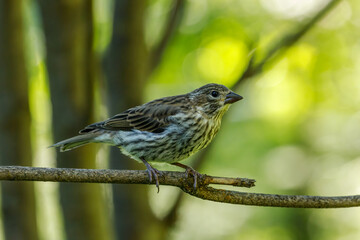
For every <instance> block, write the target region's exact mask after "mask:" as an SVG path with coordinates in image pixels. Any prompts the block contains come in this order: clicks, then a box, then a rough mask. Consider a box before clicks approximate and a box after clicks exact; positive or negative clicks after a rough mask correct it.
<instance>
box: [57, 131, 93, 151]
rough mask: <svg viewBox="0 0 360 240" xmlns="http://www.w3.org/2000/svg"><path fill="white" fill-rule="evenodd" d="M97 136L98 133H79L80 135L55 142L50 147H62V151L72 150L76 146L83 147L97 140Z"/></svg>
mask: <svg viewBox="0 0 360 240" xmlns="http://www.w3.org/2000/svg"><path fill="white" fill-rule="evenodd" d="M97 136H98V135H96V134H84V135H78V136H75V137H72V138H68V139H65V140H63V141H60V142H58V143H55V144H54V145H51V146H50V147H60V152H65V151H69V150H72V149H74V148H78V147H81V146H83V145H85V144H88V143H92V142H96V141H95V138H96V137H97Z"/></svg>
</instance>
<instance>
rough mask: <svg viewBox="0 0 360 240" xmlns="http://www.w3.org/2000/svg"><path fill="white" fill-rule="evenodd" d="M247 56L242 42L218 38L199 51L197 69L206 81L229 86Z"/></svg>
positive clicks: (246, 59) (243, 64)
mask: <svg viewBox="0 0 360 240" xmlns="http://www.w3.org/2000/svg"><path fill="white" fill-rule="evenodd" d="M247 54H248V49H247V47H246V45H245V44H244V43H243V42H242V41H239V40H237V39H233V38H230V37H219V38H216V39H214V40H212V41H211V42H209V43H208V44H206V45H205V46H203V48H201V49H200V51H199V53H198V56H197V67H198V70H199V72H200V73H201V75H202V76H203V77H204V78H206V79H207V80H209V81H211V82H216V83H221V84H225V85H231V83H233V82H234V81H235V80H236V78H237V77H238V76H239V74H240V72H241V70H242V69H243V68H244V66H245V64H246V62H247V61H248V58H247Z"/></svg>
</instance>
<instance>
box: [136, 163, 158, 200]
mask: <svg viewBox="0 0 360 240" xmlns="http://www.w3.org/2000/svg"><path fill="white" fill-rule="evenodd" d="M141 160H142V161H143V163H144V164H145V166H146V171H147V172H148V174H149V181H150V183H152V181H153V177H154V179H155V185H156V187H157V190H158V191H157V192H158V193H159V192H160V187H159V175H160V176H161V175H162V172H161V171H159V170H157V169H156V168H153V167H152V166H151V165H150V164H149V163H148V162H147V161H145V160H143V159H141Z"/></svg>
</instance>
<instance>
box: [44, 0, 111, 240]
mask: <svg viewBox="0 0 360 240" xmlns="http://www.w3.org/2000/svg"><path fill="white" fill-rule="evenodd" d="M39 3H40V9H41V13H42V17H43V26H44V31H45V38H46V50H47V69H48V76H49V79H50V90H51V100H52V104H53V129H54V137H55V140H56V141H59V140H62V139H65V138H69V137H71V136H73V135H76V134H77V132H78V131H79V130H80V129H81V128H82V127H84V126H85V125H86V124H90V123H92V122H93V121H94V118H93V115H94V114H93V109H94V107H93V104H94V101H93V95H94V89H93V88H94V80H95V77H96V72H95V71H94V53H93V51H92V45H93V23H92V1H86V0H78V1H67V0H57V1H48V0H39ZM95 156H96V148H95V146H94V145H92V146H85V147H82V148H79V149H76V150H73V151H71V152H66V153H58V154H57V161H58V166H59V167H72V168H96V164H95ZM60 198H61V199H60V201H61V205H62V209H63V214H64V220H65V228H66V234H67V238H68V239H76V240H79V239H87V240H88V239H111V238H112V228H111V224H110V221H109V214H108V211H107V210H108V208H107V207H106V206H107V205H108V204H107V203H106V202H105V200H104V197H103V193H102V191H101V185H99V184H70V183H64V184H60Z"/></svg>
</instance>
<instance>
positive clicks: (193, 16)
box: [24, 0, 360, 240]
mask: <svg viewBox="0 0 360 240" xmlns="http://www.w3.org/2000/svg"><path fill="white" fill-rule="evenodd" d="M289 2H291V4H290V3H289ZM324 2H326V1H295V0H292V1H285V0H269V1H266V0H257V1H255V0H254V1H246V0H244V1H235V0H227V1H220V0H208V1H206V0H189V1H187V5H186V9H185V15H184V19H183V20H182V23H181V26H180V28H179V30H178V31H177V32H176V34H175V36H173V38H172V39H171V41H170V44H169V46H168V48H167V49H166V51H165V55H164V57H163V61H162V62H161V64H160V66H159V67H158V68H157V69H156V70H155V72H154V73H153V74H152V75H151V76H150V79H149V81H148V84H147V87H146V100H151V99H155V98H158V97H163V96H166V95H175V94H181V93H184V92H188V91H190V90H192V89H194V88H196V87H199V86H201V85H203V84H206V83H209V82H216V83H222V84H224V85H228V86H230V85H232V84H233V83H234V82H235V81H236V80H237V79H238V78H239V76H240V75H241V73H242V72H243V71H244V69H245V67H246V66H247V63H248V61H249V59H250V54H251V53H252V51H255V54H256V55H257V56H262V55H263V54H264V53H265V52H266V51H267V49H268V47H269V44H270V43H272V42H273V41H276V39H277V38H278V37H279V36H281V35H282V34H285V33H286V32H288V31H293V30H294V29H296V27H297V26H299V24H300V23H301V22H302V21H304V20H306V19H308V18H309V17H311V16H312V15H314V14H315V13H316V11H317V10H318V9H319V7H320V6H322V5H323V4H324ZM94 4H95V7H94V10H95V12H94V14H95V22H94V26H95V45H94V49H95V50H96V51H97V53H98V54H99V55H102V54H104V50H105V49H106V46H107V44H108V43H109V40H110V36H111V29H112V28H111V17H112V15H111V14H112V11H111V10H112V6H113V2H112V1H102V0H96V1H94ZM170 6H171V4H170V1H166V0H152V1H150V3H149V6H148V11H147V20H146V29H145V31H146V40H147V44H148V46H149V47H151V46H153V45H154V44H155V43H156V42H157V41H158V37H159V35H160V33H161V31H162V30H163V23H164V20H165V16H166V14H167V12H168V11H169V7H170ZM24 11H25V12H26V14H27V16H28V18H27V19H26V23H27V27H28V36H27V39H28V41H27V43H28V46H27V47H28V49H29V53H28V60H29V61H28V62H29V72H30V73H31V79H30V93H31V99H30V100H31V111H32V115H33V138H34V140H35V143H36V144H35V145H34V148H35V149H36V151H35V153H34V154H35V161H36V162H35V165H36V166H53V164H54V163H53V156H52V154H51V153H49V150H47V149H46V146H47V145H50V141H51V140H50V139H51V138H50V134H49V132H50V115H49V111H50V109H49V108H50V107H49V106H50V104H49V92H48V86H47V82H46V70H45V68H44V49H43V48H44V47H43V44H44V43H43V39H42V34H41V30H40V28H41V26H39V21H38V18H39V16H38V14H39V13H38V9H37V7H36V4H35V3H33V2H29V3H28V4H27V8H26V9H25V10H24ZM359 29H360V2H359V1H356V0H348V1H342V2H341V3H340V4H339V5H338V6H337V7H336V8H335V9H334V10H333V11H332V12H331V13H330V14H329V15H327V16H326V17H325V18H324V19H323V20H321V21H320V22H319V23H318V24H316V25H314V26H313V27H312V29H311V30H310V31H309V32H308V33H307V34H306V35H305V37H303V38H302V39H301V40H300V42H299V43H297V44H295V45H294V46H292V47H291V48H290V49H289V50H288V51H286V52H285V53H284V55H283V56H282V57H280V58H279V59H278V60H277V61H274V62H273V63H271V64H267V65H265V66H264V69H263V72H262V73H261V74H260V75H258V76H256V77H254V78H251V79H249V80H248V81H246V82H244V83H243V84H242V85H241V86H240V87H239V88H238V89H236V90H237V92H238V93H239V94H241V95H243V96H244V100H243V101H241V102H239V103H237V104H235V105H234V106H232V109H231V111H230V112H229V113H228V115H229V116H228V118H227V120H226V121H225V122H223V126H222V129H221V131H220V133H219V134H218V136H217V137H216V143H215V146H214V148H212V149H211V153H210V155H209V157H208V159H207V160H206V162H205V165H204V167H203V169H202V170H200V172H203V173H207V174H212V175H219V176H241V177H251V178H255V179H256V180H257V187H256V188H254V189H251V190H249V191H256V192H265V193H279V194H280V193H283V194H312V195H350V194H356V193H358V192H359V190H360V175H359V170H360V158H359V155H360V137H359V136H360V107H359V106H360V82H359V77H358V76H359V74H360V44H359V43H360V42H359V39H360V31H359ZM99 109H100V110H99V111H102V114H103V115H105V113H104V112H106V111H104V110H101V108H99ZM121 110H122V109H119V111H121ZM104 117H105V116H104ZM186 161H187V162H191V160H186ZM41 184H42V183H41ZM42 186H43V185H42ZM38 189H39V193H42V194H41V195H40V198H42V199H45V200H44V201H45V202H46V201H47V203H49V204H53V205H54V208H53V209H55V210H51V211H55V212H56V211H57V210H56V201H57V200H56V197H54V195H51V194H50V193H52V194H53V191H54V188H53V187H49V189H45V190H44V189H41V188H38ZM44 191H48V192H47V193H48V194H46V193H44ZM176 193H177V191H174V190H173V189H170V188H167V187H162V189H161V191H160V194H156V193H155V191H150V193H149V194H150V196H151V198H150V200H151V205H152V207H153V210H154V212H155V214H156V215H157V216H159V217H160V218H161V216H162V215H163V214H164V212H166V209H168V208H169V205H170V203H171V201H172V199H174V198H175V197H176ZM46 199H52V200H46ZM48 211H50V210H48ZM41 216H43V221H44V222H45V221H49V220H48V219H47V218H48V217H50V216H49V214H47V213H43V214H42V215H41ZM359 222H360V210H359V209H338V210H316V209H315V210H303V209H275V208H258V207H245V206H233V205H226V204H218V203H212V202H204V201H202V200H199V199H194V198H192V197H189V196H187V197H186V201H185V202H184V204H183V206H182V207H181V210H180V216H179V219H178V221H177V224H176V226H175V228H174V229H172V231H171V235H170V239H179V240H180V239H253V240H257V239H284V240H285V239H326V240H329V239H334V240H335V239H359V238H360V228H359ZM54 223H56V221H54ZM49 224H50V226H52V227H53V228H56V226H55V225H54V224H51V223H49ZM49 229H50V230H51V231H47V230H46V229H45V230H44V232H43V235H44V236H47V237H49V236H50V237H51V239H61V231H62V230H61V229H60V230H59V229H57V230H56V229H52V228H49ZM54 231H55V232H56V231H57V232H56V233H57V234H55V235H56V236H54V235H51V234H52V233H54ZM59 236H60V237H59ZM44 238H46V237H44Z"/></svg>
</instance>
